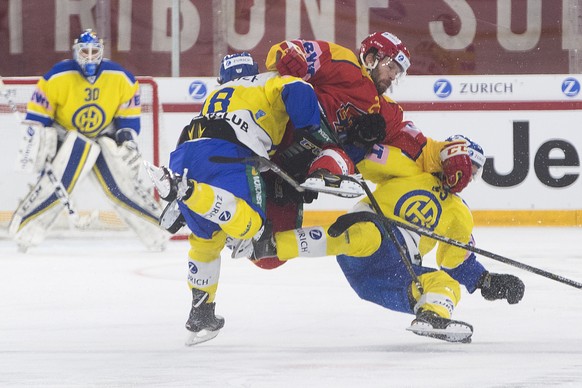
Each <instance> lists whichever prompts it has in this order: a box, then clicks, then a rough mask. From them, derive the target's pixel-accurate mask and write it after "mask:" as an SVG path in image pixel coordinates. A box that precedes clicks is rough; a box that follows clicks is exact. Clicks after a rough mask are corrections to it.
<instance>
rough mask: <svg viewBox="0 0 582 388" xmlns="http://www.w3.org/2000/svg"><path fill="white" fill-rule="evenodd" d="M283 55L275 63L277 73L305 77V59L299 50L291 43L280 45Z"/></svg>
mask: <svg viewBox="0 0 582 388" xmlns="http://www.w3.org/2000/svg"><path fill="white" fill-rule="evenodd" d="M281 48H283V54H282V56H281V58H279V60H278V61H277V64H276V66H277V71H278V72H279V74H281V75H292V76H294V77H299V78H303V77H305V75H307V59H305V54H304V53H303V51H301V49H300V48H299V47H298V46H297V45H296V44H294V43H292V42H289V41H287V42H284V43H282V44H281Z"/></svg>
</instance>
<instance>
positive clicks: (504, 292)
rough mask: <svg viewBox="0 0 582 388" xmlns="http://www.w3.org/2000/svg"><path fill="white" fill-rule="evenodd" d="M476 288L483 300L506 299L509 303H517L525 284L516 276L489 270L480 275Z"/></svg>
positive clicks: (521, 296)
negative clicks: (478, 289) (479, 289)
mask: <svg viewBox="0 0 582 388" xmlns="http://www.w3.org/2000/svg"><path fill="white" fill-rule="evenodd" d="M478 288H481V295H482V296H483V298H485V300H498V299H506V300H507V303H509V304H516V303H519V301H520V300H521V299H522V298H523V294H524V292H525V285H524V284H523V282H522V281H521V279H519V278H518V277H517V276H513V275H506V274H497V273H490V272H485V273H484V274H483V276H481V280H480V281H479V286H478Z"/></svg>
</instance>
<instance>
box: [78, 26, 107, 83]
mask: <svg viewBox="0 0 582 388" xmlns="http://www.w3.org/2000/svg"><path fill="white" fill-rule="evenodd" d="M73 59H74V60H75V61H76V62H77V63H78V64H79V66H80V67H81V70H82V71H83V74H84V75H85V77H91V76H94V75H95V74H97V69H98V68H99V65H100V64H101V60H102V59H103V39H99V37H98V36H97V34H96V33H95V31H93V30H92V29H90V28H89V29H87V30H85V31H83V33H81V35H79V37H78V38H77V39H75V42H74V43H73Z"/></svg>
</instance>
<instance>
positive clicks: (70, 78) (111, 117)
mask: <svg viewBox="0 0 582 388" xmlns="http://www.w3.org/2000/svg"><path fill="white" fill-rule="evenodd" d="M103 49H104V47H103V41H102V40H101V39H99V38H98V36H97V35H96V34H95V32H94V31H92V30H85V31H84V32H83V33H82V34H81V35H80V36H79V37H78V39H76V40H75V42H74V44H73V59H69V60H64V61H62V62H59V63H57V64H56V65H55V66H54V67H53V68H52V69H50V70H49V71H48V72H47V73H46V74H45V75H44V76H43V77H42V78H41V79H40V80H39V81H38V83H37V85H36V89H35V91H34V93H33V95H32V97H31V99H30V101H29V102H28V105H27V113H26V119H25V124H26V126H27V131H26V135H25V137H24V141H23V144H22V145H21V152H20V155H21V158H19V162H20V163H19V164H20V167H21V168H22V170H23V171H27V172H37V173H40V178H39V180H38V182H37V184H36V185H35V186H34V187H33V189H32V190H31V191H30V193H29V194H28V195H27V196H26V197H25V199H24V200H23V201H22V202H21V203H20V205H19V207H18V209H17V210H16V211H15V213H14V216H13V218H12V220H11V224H10V229H9V230H10V233H11V235H12V236H13V237H14V239H15V240H16V242H17V243H18V245H19V247H20V249H21V250H23V251H26V250H27V249H28V248H29V247H31V246H34V245H37V244H39V243H40V242H41V241H42V240H43V239H44V237H45V236H46V233H47V231H48V229H50V227H51V226H52V225H53V224H54V222H55V220H56V219H57V217H58V215H59V214H60V213H61V212H62V210H63V209H66V210H67V211H68V212H69V214H71V215H76V216H77V218H76V221H78V220H79V219H80V217H78V213H76V210H75V209H74V206H73V205H72V202H71V199H70V195H71V193H72V192H73V191H74V189H75V187H76V185H77V183H78V182H79V181H80V180H81V179H83V178H84V177H85V176H86V175H87V174H88V173H89V172H91V171H92V173H93V176H94V177H95V178H96V180H97V181H98V183H99V185H100V187H101V188H102V189H103V191H104V193H105V194H106V196H107V198H108V199H110V200H111V201H112V203H113V205H114V207H115V209H116V210H117V212H118V213H119V215H120V217H121V218H122V219H123V220H124V221H125V222H126V223H127V224H128V225H129V226H130V227H131V228H132V229H133V230H134V231H135V232H136V233H137V235H138V236H139V238H140V239H141V240H142V242H143V243H144V244H145V245H146V246H147V247H148V248H149V249H152V250H162V249H163V248H164V247H165V243H166V241H167V239H168V236H169V234H168V233H167V232H166V231H164V230H162V229H161V228H160V227H159V226H158V220H159V215H160V213H161V207H160V204H159V203H158V201H157V200H156V199H155V198H154V197H153V194H152V191H151V187H150V188H148V187H145V186H143V184H142V182H141V180H140V179H139V177H138V173H139V168H140V167H141V163H142V158H141V154H140V152H139V150H138V147H137V136H138V135H139V133H140V114H141V105H140V89H139V84H138V82H137V80H136V79H135V77H134V76H133V75H132V74H131V73H130V72H129V71H127V70H126V69H124V68H123V67H122V66H121V65H119V64H117V63H115V62H112V61H110V60H108V59H104V58H103ZM89 222H90V220H89ZM83 226H85V227H86V226H87V225H86V222H85V225H83Z"/></svg>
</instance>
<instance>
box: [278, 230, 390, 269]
mask: <svg viewBox="0 0 582 388" xmlns="http://www.w3.org/2000/svg"><path fill="white" fill-rule="evenodd" d="M328 229H329V228H328V227H323V226H313V227H306V228H300V229H293V230H289V231H285V232H279V233H276V234H275V246H276V249H277V256H278V257H279V259H280V260H289V259H292V258H295V257H323V256H337V255H348V256H353V257H368V256H371V255H372V254H374V253H375V252H376V251H377V250H378V248H379V247H380V244H381V243H382V236H381V233H380V231H379V230H378V228H377V227H376V225H374V223H372V222H360V223H355V224H353V225H351V226H349V227H348V228H347V229H346V230H344V231H343V232H342V233H341V234H340V235H339V236H335V237H332V236H330V235H329V233H328Z"/></svg>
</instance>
